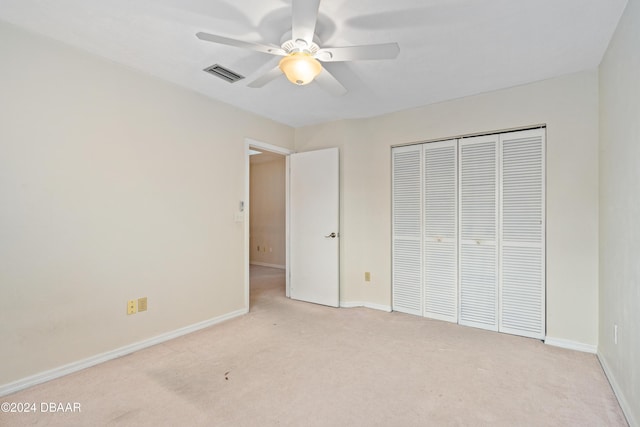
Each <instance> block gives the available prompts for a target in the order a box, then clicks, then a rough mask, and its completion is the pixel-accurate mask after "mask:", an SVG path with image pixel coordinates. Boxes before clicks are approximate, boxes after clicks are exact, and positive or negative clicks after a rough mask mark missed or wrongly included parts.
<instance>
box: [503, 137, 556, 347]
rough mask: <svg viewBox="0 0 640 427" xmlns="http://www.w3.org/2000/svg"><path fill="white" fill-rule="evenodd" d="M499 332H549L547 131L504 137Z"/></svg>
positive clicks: (541, 335)
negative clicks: (546, 187)
mask: <svg viewBox="0 0 640 427" xmlns="http://www.w3.org/2000/svg"><path fill="white" fill-rule="evenodd" d="M501 147H502V153H501V156H500V157H501V172H502V185H501V194H500V200H501V202H502V203H501V210H500V214H501V218H500V223H501V242H500V252H501V253H500V261H501V262H500V265H501V274H500V280H501V283H500V308H501V310H500V313H501V316H500V331H502V332H508V333H511V334H516V335H523V336H527V337H532V338H544V335H545V251H544V249H545V247H544V246H545V245H544V241H545V239H544V235H545V231H544V230H545V218H544V213H545V203H544V201H545V191H544V187H545V184H544V176H545V171H544V158H545V154H544V150H545V131H544V129H534V130H529V131H522V132H513V133H507V134H503V135H501Z"/></svg>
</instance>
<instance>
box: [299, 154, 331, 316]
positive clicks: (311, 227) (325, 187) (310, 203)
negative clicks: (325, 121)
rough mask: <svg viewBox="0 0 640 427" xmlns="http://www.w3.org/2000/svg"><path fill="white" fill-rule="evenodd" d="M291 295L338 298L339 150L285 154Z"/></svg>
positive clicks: (321, 300) (319, 299)
mask: <svg viewBox="0 0 640 427" xmlns="http://www.w3.org/2000/svg"><path fill="white" fill-rule="evenodd" d="M289 167H290V172H289V183H290V184H289V186H290V187H289V192H290V193H289V200H290V209H289V214H290V218H289V227H290V228H289V230H290V231H289V233H290V234H289V236H290V246H289V247H290V256H289V257H290V258H289V259H290V274H291V282H290V283H291V290H290V295H291V298H293V299H296V300H301V301H307V302H313V303H316V304H323V305H328V306H332V307H338V306H339V304H340V285H339V283H340V282H339V277H340V271H339V259H340V258H339V247H340V244H339V232H340V230H339V200H340V196H339V191H340V190H339V183H340V181H339V151H338V149H337V148H329V149H325V150H318V151H308V152H304V153H295V154H291V155H290V156H289Z"/></svg>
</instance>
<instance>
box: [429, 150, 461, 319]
mask: <svg viewBox="0 0 640 427" xmlns="http://www.w3.org/2000/svg"><path fill="white" fill-rule="evenodd" d="M457 149H458V145H457V141H456V140H455V139H453V140H450V141H440V142H431V143H428V144H424V180H423V181H424V197H423V201H424V209H423V211H424V220H423V221H424V246H423V247H424V316H425V317H431V318H433V319H440V320H446V321H449V322H454V323H455V322H457V321H458V221H457V218H458V213H457V209H458V199H457V196H458V177H457V172H458V158H457Z"/></svg>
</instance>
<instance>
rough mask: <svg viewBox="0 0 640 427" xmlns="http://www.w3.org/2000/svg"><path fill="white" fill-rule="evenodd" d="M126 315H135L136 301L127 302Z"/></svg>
mask: <svg viewBox="0 0 640 427" xmlns="http://www.w3.org/2000/svg"><path fill="white" fill-rule="evenodd" d="M127 314H136V300H134V299H130V300H129V301H127Z"/></svg>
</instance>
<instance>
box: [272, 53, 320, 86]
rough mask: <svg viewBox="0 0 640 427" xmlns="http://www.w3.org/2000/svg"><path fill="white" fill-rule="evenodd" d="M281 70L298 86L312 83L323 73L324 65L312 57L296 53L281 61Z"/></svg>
mask: <svg viewBox="0 0 640 427" xmlns="http://www.w3.org/2000/svg"><path fill="white" fill-rule="evenodd" d="M279 67H280V69H281V70H282V72H283V73H284V75H285V76H287V79H288V80H289V81H290V82H291V83H293V84H296V85H306V84H308V83H311V82H312V81H313V79H315V78H316V76H317V75H318V74H320V72H321V71H322V65H320V62H318V60H316V59H315V58H314V57H312V56H311V55H309V54H307V53H304V52H294V53H292V54H290V55H288V56H285V57H284V58H282V59H281V60H280V64H279Z"/></svg>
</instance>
